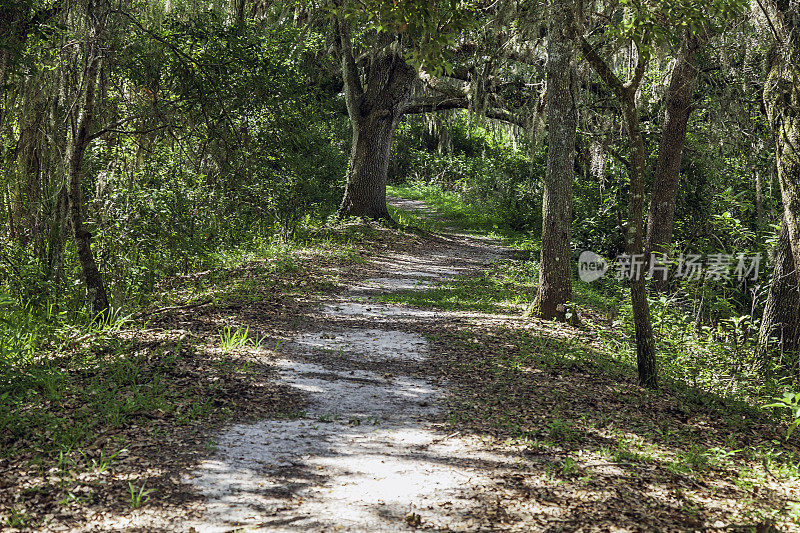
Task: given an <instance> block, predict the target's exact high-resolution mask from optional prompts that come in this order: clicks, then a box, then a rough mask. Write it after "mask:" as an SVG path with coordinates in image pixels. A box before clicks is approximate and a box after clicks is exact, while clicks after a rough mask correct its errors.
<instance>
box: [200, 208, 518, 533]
mask: <svg viewBox="0 0 800 533" xmlns="http://www.w3.org/2000/svg"><path fill="white" fill-rule="evenodd" d="M392 203H393V204H394V205H395V206H397V207H401V208H404V209H414V210H417V211H418V213H420V214H423V215H429V214H430V212H429V210H428V208H427V207H426V206H425V205H424V204H422V203H421V202H414V201H409V200H400V199H393V200H392ZM507 253H508V250H506V249H504V248H502V247H501V246H499V245H497V243H494V242H491V241H488V240H482V239H479V238H477V237H474V236H466V235H458V234H456V233H448V234H446V235H443V236H442V237H441V239H440V244H437V245H436V246H435V247H434V248H433V250H430V249H426V250H420V251H418V252H413V253H408V252H405V253H396V254H392V255H387V256H384V257H378V258H374V259H373V262H372V264H370V265H365V269H364V270H365V274H367V275H369V274H375V277H365V279H363V280H362V281H361V282H359V283H357V284H355V285H353V286H351V287H350V289H349V290H348V291H347V292H346V293H344V294H342V295H340V297H339V298H338V299H337V300H336V301H329V302H327V303H326V304H324V305H323V306H322V307H321V308H320V310H319V318H320V321H319V323H318V324H319V328H318V329H315V330H310V331H305V332H303V333H301V334H299V335H298V336H297V337H295V339H294V340H293V342H292V343H291V344H289V345H285V346H283V347H282V359H280V360H278V361H276V365H277V366H278V368H279V373H280V376H281V380H282V381H283V382H284V383H286V384H288V385H289V386H291V387H294V388H296V389H298V390H300V391H302V392H303V393H304V394H305V395H306V396H307V398H308V409H307V411H305V412H303V413H300V414H298V416H297V418H295V419H290V420H263V421H260V422H257V423H254V424H239V425H234V426H230V427H228V428H226V429H225V430H223V432H221V433H220V434H219V435H218V438H217V440H218V447H217V450H216V452H215V453H214V455H213V456H212V457H210V458H208V459H207V460H205V461H204V462H202V463H201V464H200V466H199V467H198V468H197V469H196V470H195V471H194V472H192V474H191V475H190V476H189V479H188V481H189V482H190V483H192V484H193V485H194V486H195V487H196V489H197V490H199V491H200V492H201V493H202V494H203V496H204V497H205V499H206V502H207V503H206V510H205V513H204V515H203V518H202V520H201V521H199V522H196V523H193V524H192V525H191V526H192V527H193V528H194V529H195V530H196V531H207V532H222V531H233V530H238V529H243V530H246V531H365V532H366V531H404V530H413V529H414V528H417V527H424V528H428V529H438V530H449V531H466V530H476V529H480V528H481V527H482V524H480V522H479V519H478V518H477V516H478V514H477V513H473V512H472V511H473V508H474V499H473V497H472V496H473V495H474V494H475V493H476V491H480V490H481V489H482V488H486V487H489V486H490V485H491V482H490V478H491V475H492V472H493V471H494V470H495V469H496V467H498V466H501V465H504V466H508V463H509V462H510V461H511V459H510V458H508V457H501V456H497V455H496V454H493V453H491V452H488V451H485V450H484V447H482V446H481V443H480V441H479V440H478V439H477V438H474V437H470V438H466V437H462V436H459V435H448V434H446V432H445V430H444V424H443V420H442V417H443V412H442V409H441V407H440V406H439V401H440V399H441V398H442V397H443V394H444V390H445V388H446V387H447V384H446V383H440V382H437V380H436V378H434V377H433V375H432V373H431V372H430V371H429V369H428V368H427V365H428V343H427V340H426V338H425V337H424V336H423V335H421V334H419V333H417V332H414V331H412V330H415V329H416V330H417V331H418V330H419V328H418V327H413V328H412V327H410V325H411V324H414V325H415V326H418V325H419V324H420V323H423V322H427V323H434V322H439V321H447V320H450V319H452V317H453V315H455V314H457V313H441V312H433V311H426V310H420V309H414V308H410V307H405V306H399V305H386V304H380V303H377V302H375V296H376V295H379V294H381V293H385V292H391V291H398V290H409V289H410V290H413V289H422V288H425V287H428V286H430V285H431V284H434V283H436V282H438V281H441V280H443V279H445V278H448V277H452V276H456V275H460V274H467V273H475V272H479V271H480V270H482V269H484V268H486V267H487V266H488V265H489V264H490V263H492V262H493V261H496V260H498V259H500V258H502V257H504V256H505V255H507Z"/></svg>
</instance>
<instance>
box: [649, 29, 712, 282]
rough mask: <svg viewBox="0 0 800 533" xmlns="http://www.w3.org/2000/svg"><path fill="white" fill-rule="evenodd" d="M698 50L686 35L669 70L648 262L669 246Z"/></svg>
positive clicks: (690, 108) (650, 219) (655, 177)
mask: <svg viewBox="0 0 800 533" xmlns="http://www.w3.org/2000/svg"><path fill="white" fill-rule="evenodd" d="M699 47H700V43H699V41H698V38H697V37H694V36H690V35H689V36H687V37H686V39H685V40H684V44H683V49H682V51H681V54H680V56H679V57H678V58H677V61H676V63H675V67H674V68H673V70H672V76H671V78H670V84H669V89H668V90H667V96H666V110H665V112H664V131H663V132H662V134H661V141H660V144H659V148H658V161H657V162H656V170H655V174H654V176H653V193H652V196H651V198H650V211H649V214H648V217H647V238H646V243H645V256H646V257H648V258H649V257H650V254H651V253H652V252H661V253H663V252H666V251H667V248H668V247H669V244H670V243H671V242H672V229H673V224H674V219H675V202H676V198H677V195H678V182H679V179H680V170H681V159H682V156H683V146H684V143H685V142H686V129H687V124H688V123H689V115H690V114H691V112H692V107H691V106H692V95H693V94H694V88H695V84H696V82H697V66H696V65H695V60H696V56H697V50H698V48H699ZM664 274H666V273H664ZM653 281H654V284H655V286H656V287H658V288H664V287H665V286H666V282H667V276H666V275H664V276H663V278H654V280H653Z"/></svg>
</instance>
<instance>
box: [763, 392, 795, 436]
mask: <svg viewBox="0 0 800 533" xmlns="http://www.w3.org/2000/svg"><path fill="white" fill-rule="evenodd" d="M764 408H765V409H770V408H771V409H782V408H787V409H789V411H790V412H791V416H792V418H793V419H794V420H793V421H792V423H791V424H789V429H788V430H787V431H786V438H787V439H788V438H789V436H790V435H791V434H792V432H793V431H794V429H795V428H796V427H797V426H798V425H800V392H785V393H784V394H783V396H782V397H780V398H776V399H775V402H774V403H770V404H767V405H765V406H764Z"/></svg>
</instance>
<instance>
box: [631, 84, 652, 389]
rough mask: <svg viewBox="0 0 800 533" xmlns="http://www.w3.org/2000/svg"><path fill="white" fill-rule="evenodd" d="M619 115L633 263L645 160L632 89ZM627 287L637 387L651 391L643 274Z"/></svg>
mask: <svg viewBox="0 0 800 533" xmlns="http://www.w3.org/2000/svg"><path fill="white" fill-rule="evenodd" d="M622 114H623V117H624V121H625V129H626V131H627V133H628V138H629V140H630V144H631V179H630V181H631V184H630V192H629V198H628V203H629V206H628V209H629V214H628V227H627V229H626V236H625V251H626V253H627V254H628V255H629V257H630V258H632V260H635V258H636V257H640V258H643V253H642V252H643V249H642V245H643V235H642V233H643V232H642V223H643V221H644V176H645V166H646V161H647V156H646V153H645V148H644V138H643V137H642V130H641V127H640V124H639V114H638V112H637V110H636V91H635V88H633V87H630V88H629V89H628V91H627V94H626V98H625V99H624V100H623V101H622ZM630 284H631V306H632V307H633V324H634V329H635V331H636V366H637V369H638V371H639V383H640V384H641V385H642V386H644V387H647V388H651V389H654V388H656V387H657V386H658V368H657V365H656V350H655V340H654V339H653V325H652V322H651V320H650V306H649V304H648V303H647V289H646V287H645V277H644V272H636V270H635V269H634V270H633V271H632V276H631V281H630Z"/></svg>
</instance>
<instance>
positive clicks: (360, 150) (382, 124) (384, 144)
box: [339, 113, 397, 221]
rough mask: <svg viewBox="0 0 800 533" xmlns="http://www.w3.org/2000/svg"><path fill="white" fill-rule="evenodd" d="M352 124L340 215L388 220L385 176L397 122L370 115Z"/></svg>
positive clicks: (390, 218) (357, 119)
mask: <svg viewBox="0 0 800 533" xmlns="http://www.w3.org/2000/svg"><path fill="white" fill-rule="evenodd" d="M352 123H353V143H352V146H351V149H350V165H349V170H348V174H347V185H346V186H345V191H344V198H343V199H342V204H341V206H340V207H339V216H341V217H347V216H357V217H364V218H369V219H373V220H384V221H391V220H392V217H391V216H390V215H389V211H388V209H387V208H386V176H387V174H388V170H389V150H390V149H391V147H392V137H393V135H394V130H395V129H396V127H397V121H396V120H395V119H394V118H393V117H385V116H381V115H380V113H373V114H372V115H371V116H369V117H366V118H363V119H362V118H356V119H354V120H352Z"/></svg>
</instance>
